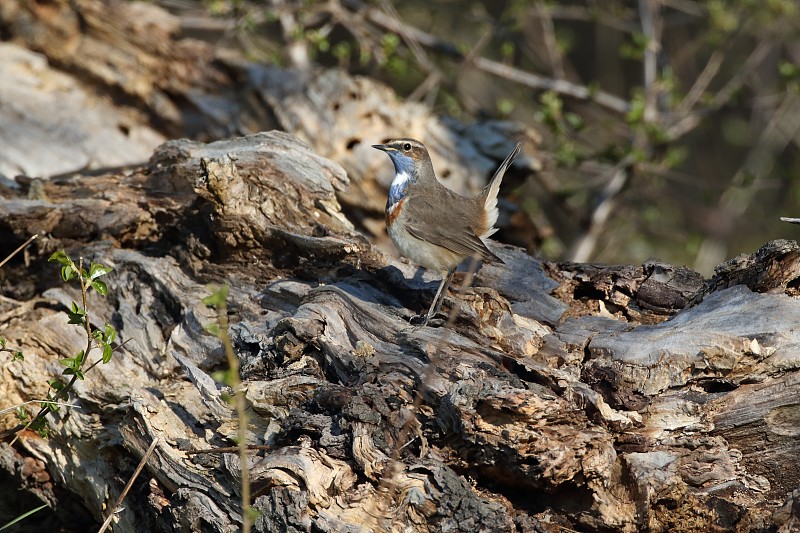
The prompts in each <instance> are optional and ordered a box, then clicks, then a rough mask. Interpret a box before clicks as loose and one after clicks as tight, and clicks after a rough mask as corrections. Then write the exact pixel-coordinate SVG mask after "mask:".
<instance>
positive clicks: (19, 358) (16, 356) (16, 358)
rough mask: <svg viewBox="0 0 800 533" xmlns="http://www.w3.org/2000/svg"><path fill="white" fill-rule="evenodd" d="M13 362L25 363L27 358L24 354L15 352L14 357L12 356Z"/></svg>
mask: <svg viewBox="0 0 800 533" xmlns="http://www.w3.org/2000/svg"><path fill="white" fill-rule="evenodd" d="M11 360H12V361H24V360H25V356H24V355H22V352H14V355H12V356H11Z"/></svg>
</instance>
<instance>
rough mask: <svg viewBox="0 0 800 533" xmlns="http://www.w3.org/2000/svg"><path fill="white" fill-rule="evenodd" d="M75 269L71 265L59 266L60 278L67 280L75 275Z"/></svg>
mask: <svg viewBox="0 0 800 533" xmlns="http://www.w3.org/2000/svg"><path fill="white" fill-rule="evenodd" d="M76 273H77V270H76V269H75V267H74V266H73V265H66V266H63V267H61V279H63V280H64V281H69V280H71V279H72V278H74V277H75V275H76Z"/></svg>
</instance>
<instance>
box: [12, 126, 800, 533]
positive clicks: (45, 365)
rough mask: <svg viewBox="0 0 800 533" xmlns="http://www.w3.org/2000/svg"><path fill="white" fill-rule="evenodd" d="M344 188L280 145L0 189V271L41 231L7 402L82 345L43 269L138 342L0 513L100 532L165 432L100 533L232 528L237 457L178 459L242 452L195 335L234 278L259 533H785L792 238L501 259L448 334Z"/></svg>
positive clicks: (285, 143) (794, 273) (54, 434)
mask: <svg viewBox="0 0 800 533" xmlns="http://www.w3.org/2000/svg"><path fill="white" fill-rule="evenodd" d="M375 157H376V158H379V157H380V154H378V153H377V152H376V153H375ZM347 186H348V176H347V174H346V173H345V171H344V170H343V169H342V168H341V167H340V166H339V165H338V164H336V163H333V162H331V161H330V160H328V159H326V158H324V157H321V156H319V155H317V154H316V153H315V152H314V151H313V150H312V149H310V148H309V147H308V146H307V145H304V144H303V143H301V142H298V141H297V140H296V139H295V138H293V137H292V136H291V135H288V134H282V133H267V134H259V135H254V136H249V137H245V138H240V139H235V140H229V141H220V142H216V143H211V144H207V145H204V144H199V143H194V142H189V141H173V142H168V143H166V144H164V145H163V146H161V147H160V148H159V149H158V150H157V151H156V152H155V154H154V155H153V157H152V158H151V159H150V161H149V163H148V164H147V165H146V166H144V167H142V168H140V169H137V170H135V171H133V172H128V173H124V174H107V175H103V176H96V177H92V176H81V177H77V178H74V179H63V180H55V181H52V182H47V183H45V184H44V185H43V190H42V195H41V196H40V199H37V200H30V199H24V194H25V191H21V192H20V193H6V194H5V198H3V199H0V231H2V232H3V234H4V235H6V238H5V239H4V240H3V244H2V250H0V255H5V254H6V253H8V252H10V251H11V250H13V249H14V248H15V247H16V246H17V245H19V244H20V243H21V242H23V241H24V240H25V239H27V238H28V236H29V235H30V234H31V233H34V232H35V233H39V234H40V235H42V236H43V237H42V238H41V239H39V240H38V241H36V242H35V243H34V244H33V245H32V246H31V247H30V248H29V252H28V258H27V260H28V264H27V266H26V265H25V264H24V263H23V261H22V259H18V260H16V261H15V262H13V263H12V264H9V265H6V267H5V268H3V269H2V270H0V275H2V276H3V278H2V287H3V300H2V302H0V333H2V336H3V337H5V338H6V339H8V340H9V345H10V346H13V347H14V348H15V349H20V350H22V351H23V353H24V354H25V360H24V361H11V360H10V358H7V359H4V360H3V361H2V364H0V371H1V372H2V379H0V388H1V390H0V408H6V407H9V406H12V405H15V404H17V403H20V402H22V401H24V400H28V399H36V398H41V397H43V395H44V394H45V393H46V390H47V384H46V381H47V380H48V379H52V378H53V377H55V376H57V375H58V374H60V372H61V370H62V368H63V367H61V366H60V365H59V364H58V359H60V358H63V357H69V356H71V355H72V354H74V353H75V352H76V351H77V350H79V349H81V348H82V347H83V344H84V343H85V339H83V338H82V336H81V332H80V331H79V330H78V329H76V328H75V327H74V326H69V325H67V324H66V317H65V315H64V313H63V311H64V308H65V306H68V305H69V304H70V302H71V301H72V300H76V299H77V297H78V295H77V293H76V291H75V289H74V287H70V286H68V285H63V284H62V283H60V281H59V280H58V279H57V271H56V269H54V268H53V266H52V265H48V264H46V263H45V262H44V259H45V258H46V257H47V256H48V255H49V254H50V253H52V252H53V251H56V250H58V249H61V248H66V249H67V251H68V252H70V253H71V254H72V255H73V256H75V257H77V256H79V255H80V256H82V257H84V258H86V259H92V260H96V261H100V262H102V263H104V264H107V265H110V266H113V267H114V268H115V271H114V272H113V274H112V276H111V277H109V286H110V293H109V296H108V297H107V298H105V299H103V298H100V297H97V296H96V295H95V296H94V297H92V299H91V300H90V302H89V307H90V311H91V314H90V316H91V319H92V323H93V325H94V326H96V327H102V325H103V323H104V322H106V321H107V322H110V323H112V324H114V326H115V327H116V328H117V330H118V331H119V334H120V339H119V340H120V342H123V341H127V343H126V344H125V346H124V348H123V349H122V350H121V351H120V352H119V353H118V354H116V355H115V356H114V358H113V359H112V361H111V362H110V363H109V364H107V365H99V366H97V367H96V368H95V369H94V370H92V371H91V372H90V373H89V374H88V375H87V379H86V380H85V381H83V382H79V386H78V387H77V388H76V391H75V394H74V396H73V399H72V403H74V404H75V407H73V408H63V409H62V410H61V411H60V412H59V413H58V414H55V415H52V416H51V417H50V419H49V427H50V437H49V438H48V439H42V438H41V437H39V436H38V435H36V434H34V433H32V432H26V433H24V434H23V435H22V438H21V440H20V441H18V443H17V444H16V445H15V446H14V448H13V449H12V450H11V451H9V452H6V453H5V454H3V455H2V459H1V460H0V465H2V470H3V471H4V472H5V474H4V475H6V476H8V477H10V478H12V479H13V480H14V484H13V485H12V484H6V485H9V486H13V487H14V492H13V494H17V492H16V487H23V488H24V489H25V491H24V493H23V494H27V495H35V497H36V498H39V499H41V500H43V501H46V502H48V503H50V504H51V506H52V507H53V508H54V509H55V510H56V514H55V515H52V516H49V517H48V518H47V519H48V520H52V521H53V522H54V523H56V524H59V523H60V524H61V525H60V527H64V528H66V529H67V530H69V528H75V529H74V530H76V531H78V530H80V531H86V530H90V529H91V528H92V527H97V524H99V523H100V522H102V520H103V518H104V513H105V511H104V509H106V508H107V506H109V505H111V504H112V503H113V502H114V501H115V500H116V498H117V496H118V495H119V492H120V491H121V489H122V487H123V486H124V484H125V482H126V481H127V478H128V477H129V476H130V474H131V472H132V471H133V469H134V468H135V466H136V464H137V463H138V461H139V459H140V458H141V456H142V454H143V453H144V451H145V450H146V448H147V447H148V445H149V444H150V443H151V442H152V440H153V439H154V438H155V437H157V436H158V437H161V442H160V444H159V445H158V446H157V447H156V451H155V454H154V455H153V456H152V458H151V459H150V461H149V462H148V465H147V467H146V470H145V473H144V474H143V476H142V477H140V478H139V480H138V481H137V482H136V483H135V484H134V489H133V490H132V491H131V493H130V494H129V495H128V496H127V498H126V500H125V503H124V507H125V510H123V511H122V512H121V513H119V516H118V521H117V523H116V525H114V528H115V530H117V531H172V530H177V529H181V530H197V531H230V530H232V529H235V528H236V527H237V524H239V523H240V522H241V508H240V499H239V495H238V494H239V490H240V483H239V480H240V470H241V469H240V464H239V461H238V456H236V454H232V453H227V454H188V453H187V452H190V451H193V450H194V451H196V450H202V449H207V448H210V447H223V446H230V445H231V444H232V440H233V438H234V437H235V435H236V427H237V423H236V420H235V418H234V416H233V411H232V409H231V407H230V405H229V404H228V403H226V402H225V401H224V399H223V393H225V392H226V390H225V387H223V386H222V385H220V384H219V383H216V382H214V381H213V379H212V377H211V374H212V373H213V372H214V371H216V370H220V369H222V368H224V366H225V358H224V354H223V351H222V348H221V347H220V345H219V342H218V341H217V339H216V338H215V337H214V336H212V335H211V334H209V333H208V332H207V331H206V330H205V328H204V326H205V325H206V324H209V323H211V322H213V321H214V320H215V315H214V313H213V312H212V311H211V310H209V309H207V308H206V307H205V306H204V305H203V304H202V303H201V300H202V298H204V297H205V296H206V295H208V293H209V289H208V288H207V285H206V284H207V283H210V282H215V283H227V284H229V285H230V287H231V293H230V298H229V304H230V308H229V312H230V324H231V325H230V334H231V337H232V339H233V341H234V345H235V348H236V352H237V355H238V357H239V359H240V361H241V375H242V379H243V381H244V385H245V388H246V396H247V400H248V405H249V407H250V409H251V411H250V418H251V419H250V427H249V428H248V430H249V432H250V441H251V442H252V443H253V444H262V445H265V446H267V447H268V448H267V449H266V450H263V451H259V452H255V451H254V452H252V456H251V459H250V461H251V473H252V477H253V479H254V488H255V491H256V493H255V500H254V505H255V507H256V509H258V510H259V511H260V513H261V514H260V517H259V518H258V521H257V523H256V527H257V529H258V530H260V531H331V532H333V531H366V530H371V531H565V530H567V531H568V530H576V531H641V530H650V531H769V530H775V529H778V528H779V529H781V530H784V531H790V530H791V529H792V527H793V525H794V524H795V523H796V520H797V515H798V508H800V507H798V505H799V504H798V501H799V500H798V496H797V494H798V493H797V492H796V491H797V490H798V479H797V477H798V472H800V467H799V465H798V462H799V461H800V459H798V458H800V453H798V450H797V447H798V444H797V435H798V434H799V433H800V419H799V418H798V416H797V404H798V402H797V398H798V394H799V393H800V391H799V390H798V388H800V385H799V384H798V383H800V380H798V379H797V376H798V374H796V373H795V372H797V369H798V366H800V357H799V356H798V354H800V350H798V343H800V333H798V330H797V328H796V324H797V323H798V322H800V304H798V302H797V300H796V292H797V287H798V282H797V280H798V277H799V276H798V274H799V272H798V268H800V266H799V265H800V263H798V255H799V254H800V247H798V245H797V244H796V243H794V242H788V241H774V242H771V243H768V244H766V245H765V246H764V247H762V249H761V250H759V251H758V252H757V253H755V254H753V255H752V256H749V257H742V258H737V259H735V260H733V261H731V262H729V263H726V264H725V265H722V266H721V267H720V268H719V269H718V270H717V274H716V275H715V276H714V277H713V278H711V279H709V280H703V279H702V277H701V276H700V275H699V274H696V273H694V272H692V271H690V270H688V269H685V268H681V267H673V266H671V265H666V264H662V263H658V262H649V263H646V264H645V265H642V266H640V267H634V266H620V267H613V266H612V267H609V266H601V265H585V264H566V263H565V264H554V263H542V262H541V261H539V260H537V259H535V258H533V257H531V256H529V255H527V254H525V253H524V252H523V251H521V250H519V249H517V248H513V247H510V246H504V245H501V244H494V245H493V251H494V252H495V253H496V254H498V255H499V256H500V257H501V258H502V259H503V261H504V262H505V264H504V265H487V266H484V267H483V268H481V269H480V270H479V271H478V273H477V276H476V279H475V282H474V286H473V288H469V289H464V290H461V291H455V292H454V293H453V294H452V296H451V297H448V299H447V300H446V304H445V309H447V308H452V307H453V306H455V307H457V309H458V314H457V319H456V321H455V323H454V324H453V325H452V326H451V327H446V328H443V327H424V328H419V327H412V326H410V325H409V323H408V318H409V317H410V316H411V315H413V314H414V313H416V312H419V311H420V310H421V309H422V308H424V307H427V304H428V303H429V299H430V297H432V293H433V290H434V289H435V287H436V279H435V278H433V277H431V276H430V275H429V274H427V273H425V272H422V271H420V270H418V269H417V268H416V267H414V266H413V265H410V264H407V263H405V262H401V261H397V260H395V259H392V258H391V257H389V256H387V255H385V254H383V253H381V252H380V251H378V250H377V249H375V248H373V247H372V246H371V245H370V244H369V242H368V241H367V240H366V239H365V238H363V237H362V236H360V234H358V233H357V232H356V231H354V229H353V225H352V224H351V222H350V221H349V220H348V218H347V217H345V216H344V215H343V213H342V211H341V209H340V205H339V202H338V201H337V193H339V192H341V191H342V190H343V189H345V188H346V187H347ZM16 424H17V421H16V419H15V418H14V417H13V416H12V415H6V417H5V418H4V419H3V425H4V427H13V426H15V425H16ZM6 442H7V440H6ZM4 447H5V445H4ZM11 497H12V496H11V495H10V493H5V494H3V495H2V497H0V499H6V498H11ZM14 497H15V498H17V497H19V496H14ZM15 508H16V509H17V512H18V513H19V512H20V510H19V506H16V507H15ZM62 513H63V514H62ZM65 517H69V518H65ZM59 520H60V522H59Z"/></svg>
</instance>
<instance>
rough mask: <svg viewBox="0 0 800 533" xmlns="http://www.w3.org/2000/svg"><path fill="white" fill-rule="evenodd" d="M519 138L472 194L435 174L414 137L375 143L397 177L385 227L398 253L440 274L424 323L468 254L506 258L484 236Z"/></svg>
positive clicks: (491, 230)
mask: <svg viewBox="0 0 800 533" xmlns="http://www.w3.org/2000/svg"><path fill="white" fill-rule="evenodd" d="M521 146H522V143H517V145H516V147H514V150H513V151H512V152H511V153H510V154H508V157H506V159H505V161H503V163H502V164H501V165H500V167H499V168H498V169H497V171H495V173H494V176H492V179H491V180H490V181H489V184H488V185H487V186H486V188H484V189H483V191H481V193H480V194H478V195H477V196H475V197H474V198H468V197H466V196H461V195H460V194H457V193H455V192H453V191H451V190H450V189H448V188H447V187H445V186H444V185H442V184H441V183H439V180H438V179H436V174H435V173H434V171H433V164H432V163H431V158H430V156H429V155H428V150H426V149H425V146H424V145H423V144H422V143H421V142H419V141H416V140H414V139H397V140H393V141H389V142H387V143H386V144H375V145H373V146H372V147H373V148H377V149H378V150H382V151H384V152H386V153H387V154H388V155H389V157H390V158H391V159H392V163H394V170H395V176H394V179H393V180H392V185H391V186H390V187H389V198H388V199H387V200H386V228H387V230H388V231H389V237H391V238H392V242H394V244H395V246H397V248H398V250H400V253H402V254H403V255H404V256H406V257H408V258H409V259H411V260H413V261H414V262H415V263H418V264H420V265H422V266H424V267H425V268H428V269H431V270H436V271H438V272H440V273H441V274H442V282H441V284H440V285H439V289H438V290H437V291H436V296H435V297H434V298H433V302H432V303H431V307H430V309H429V310H428V313H427V314H425V315H423V316H421V317H420V318H421V319H422V320H421V324H422V325H426V324H427V323H428V320H430V319H431V318H432V317H433V316H434V315H435V314H436V313H437V312H438V311H439V307H441V305H442V301H443V300H444V297H445V294H447V288H448V287H449V286H450V282H451V281H452V280H453V274H455V271H456V267H457V266H458V265H459V263H461V262H462V261H463V260H464V259H466V258H467V257H474V258H475V259H481V260H483V261H488V262H494V261H498V262H501V263H502V260H501V259H500V258H499V257H497V256H496V255H495V254H493V253H492V252H491V250H489V248H487V247H486V244H484V242H483V239H485V238H487V237H489V236H490V235H492V234H493V233H494V232H496V231H497V229H496V228H495V227H494V225H495V223H496V222H497V215H498V211H497V192H498V191H499V189H500V182H502V181H503V175H504V174H505V173H506V170H507V169H508V167H509V166H510V165H511V162H512V161H513V160H514V158H515V157H516V156H517V154H519V151H520V148H521Z"/></svg>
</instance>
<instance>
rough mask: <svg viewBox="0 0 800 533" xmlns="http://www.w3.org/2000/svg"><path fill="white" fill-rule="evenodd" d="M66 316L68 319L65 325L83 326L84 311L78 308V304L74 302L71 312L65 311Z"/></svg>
mask: <svg viewBox="0 0 800 533" xmlns="http://www.w3.org/2000/svg"><path fill="white" fill-rule="evenodd" d="M67 316H68V317H69V322H67V324H79V325H81V326H83V325H84V317H85V316H86V310H85V309H83V308H81V307H78V304H76V303H75V302H72V310H71V311H67Z"/></svg>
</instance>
